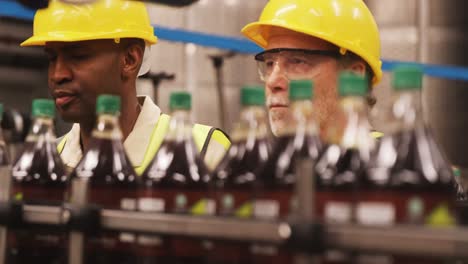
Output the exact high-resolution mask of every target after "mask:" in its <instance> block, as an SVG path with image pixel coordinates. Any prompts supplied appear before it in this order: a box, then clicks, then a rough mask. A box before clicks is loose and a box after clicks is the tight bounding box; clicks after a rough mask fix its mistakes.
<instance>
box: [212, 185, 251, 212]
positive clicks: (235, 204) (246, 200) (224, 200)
mask: <svg viewBox="0 0 468 264" xmlns="http://www.w3.org/2000/svg"><path fill="white" fill-rule="evenodd" d="M217 201H218V204H219V208H218V211H217V213H218V215H221V216H232V217H237V218H250V217H252V214H253V204H252V200H251V193H250V192H246V191H238V190H224V191H223V192H220V193H218V194H217Z"/></svg>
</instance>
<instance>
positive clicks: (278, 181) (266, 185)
mask: <svg viewBox="0 0 468 264" xmlns="http://www.w3.org/2000/svg"><path fill="white" fill-rule="evenodd" d="M297 139H298V138H296V136H287V135H285V136H280V137H278V138H276V139H275V142H274V147H273V150H272V152H271V155H270V158H269V159H268V161H267V162H266V163H265V165H264V166H262V167H261V168H260V169H259V170H257V172H256V174H257V175H258V182H257V187H256V189H257V191H256V192H255V193H256V197H255V203H256V204H255V205H256V206H255V207H256V208H255V210H254V214H255V216H254V217H256V218H258V219H264V220H276V221H278V220H292V218H291V217H293V216H294V214H295V212H296V210H297V208H296V207H295V198H294V189H295V184H296V171H295V161H296V159H297V158H298V157H308V158H311V159H317V157H318V156H319V153H320V152H321V148H322V143H321V141H320V139H319V138H318V137H316V136H306V137H304V138H303V141H302V142H301V143H300V145H299V146H298V142H297ZM295 140H296V142H295ZM254 251H256V252H254V254H253V263H291V262H293V261H294V259H293V254H292V253H291V251H288V250H286V249H284V248H277V247H273V246H269V245H258V244H257V245H255V247H254Z"/></svg>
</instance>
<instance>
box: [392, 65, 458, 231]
mask: <svg viewBox="0 0 468 264" xmlns="http://www.w3.org/2000/svg"><path fill="white" fill-rule="evenodd" d="M393 86H394V89H395V92H396V93H397V98H398V99H396V101H395V103H394V105H393V112H394V114H395V116H396V118H397V119H398V120H400V121H401V130H400V131H399V132H397V133H396V134H395V135H393V137H394V138H395V141H396V142H397V157H396V161H395V165H394V166H393V167H392V168H391V177H390V182H389V184H390V187H391V188H392V189H393V190H394V191H395V192H397V193H398V197H400V199H402V200H401V203H402V204H401V205H402V206H401V207H402V208H398V209H399V210H398V209H397V221H398V222H400V223H416V224H425V225H430V226H446V225H454V224H455V223H454V221H455V219H454V214H453V209H454V208H453V206H454V199H455V180H454V176H453V173H452V170H451V167H450V166H449V164H448V163H447V162H446V160H445V158H444V156H443V154H442V152H441V151H440V149H439V147H438V146H437V143H436V142H435V140H434V137H433V135H432V132H431V130H430V128H429V126H428V125H426V124H425V123H424V119H423V115H422V100H421V89H422V71H421V70H420V69H418V68H415V67H410V66H400V67H399V68H397V69H395V71H394V82H393ZM416 209H419V210H416Z"/></svg>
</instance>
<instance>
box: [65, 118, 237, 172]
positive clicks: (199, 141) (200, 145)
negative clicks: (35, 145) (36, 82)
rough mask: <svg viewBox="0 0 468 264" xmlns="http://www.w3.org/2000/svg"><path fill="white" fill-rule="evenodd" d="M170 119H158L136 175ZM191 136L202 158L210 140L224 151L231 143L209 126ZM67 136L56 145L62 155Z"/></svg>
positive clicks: (147, 161)
mask: <svg viewBox="0 0 468 264" xmlns="http://www.w3.org/2000/svg"><path fill="white" fill-rule="evenodd" d="M170 119H171V117H170V116H168V115H166V114H162V115H161V116H160V117H159V120H158V122H157V123H156V126H155V127H154V129H153V133H152V134H151V138H150V143H149V146H148V148H147V149H146V153H145V156H144V157H143V162H142V163H141V165H140V166H135V167H134V169H135V171H136V173H137V174H138V175H141V174H142V173H143V172H144V171H145V169H146V167H148V165H149V164H150V162H151V161H152V159H153V157H154V155H155V154H156V152H157V151H158V150H159V147H160V146H161V143H162V141H163V139H164V138H165V136H166V133H167V130H168V128H169V121H170ZM192 135H193V139H194V142H195V145H196V147H197V149H198V151H199V152H200V155H201V156H202V157H204V156H205V153H206V150H207V148H208V145H209V143H210V141H211V140H215V141H216V142H218V143H219V144H221V145H222V146H223V147H224V148H225V149H226V150H227V149H228V148H229V146H230V145H231V142H230V141H229V138H228V137H227V136H226V134H224V133H223V132H222V131H221V130H219V129H216V128H213V127H210V126H205V125H200V124H195V125H194V126H193V129H192ZM67 136H68V134H67V135H65V136H64V137H63V138H62V140H61V141H60V142H59V144H58V145H57V150H58V152H59V153H62V150H63V149H64V147H65V144H66V142H67Z"/></svg>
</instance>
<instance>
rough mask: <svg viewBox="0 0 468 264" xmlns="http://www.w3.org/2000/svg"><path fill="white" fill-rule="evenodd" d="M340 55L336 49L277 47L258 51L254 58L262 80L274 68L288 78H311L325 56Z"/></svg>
mask: <svg viewBox="0 0 468 264" xmlns="http://www.w3.org/2000/svg"><path fill="white" fill-rule="evenodd" d="M341 56H342V55H341V54H340V52H339V51H337V50H336V51H334V50H308V49H291V48H278V49H270V50H265V51H263V52H260V53H258V54H257V55H255V60H256V61H257V67H258V73H259V75H260V79H261V80H262V81H266V80H268V78H269V77H270V76H271V74H272V73H273V71H275V69H278V70H280V71H281V73H282V74H284V75H285V76H286V78H287V79H288V80H298V79H303V78H311V77H313V76H314V75H315V74H317V73H318V72H319V67H317V66H318V65H319V64H320V63H321V62H323V61H324V60H325V59H326V58H327V57H332V58H339V57H341Z"/></svg>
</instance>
